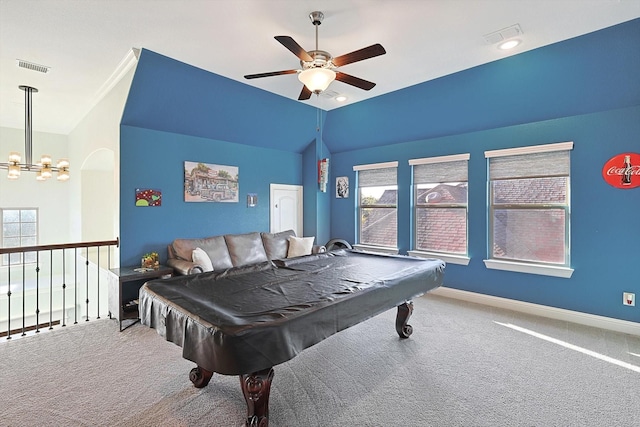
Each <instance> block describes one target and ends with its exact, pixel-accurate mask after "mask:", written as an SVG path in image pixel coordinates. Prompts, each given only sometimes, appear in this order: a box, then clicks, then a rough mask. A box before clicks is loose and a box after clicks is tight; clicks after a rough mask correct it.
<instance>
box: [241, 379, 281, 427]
mask: <svg viewBox="0 0 640 427" xmlns="http://www.w3.org/2000/svg"><path fill="white" fill-rule="evenodd" d="M271 380H273V368H268V369H264V370H262V371H259V372H254V373H253V374H243V375H240V386H241V387H242V393H244V399H245V400H246V401H247V422H246V426H247V427H267V426H268V425H269V393H270V392H271Z"/></svg>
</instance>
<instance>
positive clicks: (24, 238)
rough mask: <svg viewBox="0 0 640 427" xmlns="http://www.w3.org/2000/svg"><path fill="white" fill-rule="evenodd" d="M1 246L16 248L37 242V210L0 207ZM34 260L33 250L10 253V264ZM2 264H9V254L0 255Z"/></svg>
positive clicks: (33, 244)
mask: <svg viewBox="0 0 640 427" xmlns="http://www.w3.org/2000/svg"><path fill="white" fill-rule="evenodd" d="M0 213H1V216H0V219H1V220H2V247H3V248H17V247H21V246H35V245H37V244H38V210H37V209H35V208H31V209H0ZM22 262H24V263H32V262H36V253H35V252H25V253H24V254H23V253H14V254H11V265H14V264H20V263H22ZM2 265H9V254H3V255H2Z"/></svg>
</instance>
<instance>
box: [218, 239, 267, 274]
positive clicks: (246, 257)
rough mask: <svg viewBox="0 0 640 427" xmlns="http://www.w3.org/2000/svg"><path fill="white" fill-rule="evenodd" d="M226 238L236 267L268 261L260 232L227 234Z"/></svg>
mask: <svg viewBox="0 0 640 427" xmlns="http://www.w3.org/2000/svg"><path fill="white" fill-rule="evenodd" d="M224 239H225V241H226V242H227V249H228V250H229V255H230V256H231V262H232V264H233V266H234V267H241V266H243V265H248V264H257V263H259V262H264V261H268V258H267V253H266V252H265V251H264V246H263V245H262V238H261V237H260V233H258V232H254V233H247V234H227V235H225V236H224ZM214 269H215V266H214Z"/></svg>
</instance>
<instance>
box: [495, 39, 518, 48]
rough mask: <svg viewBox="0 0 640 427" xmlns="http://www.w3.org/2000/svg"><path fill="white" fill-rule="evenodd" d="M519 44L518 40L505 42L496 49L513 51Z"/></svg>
mask: <svg viewBox="0 0 640 427" xmlns="http://www.w3.org/2000/svg"><path fill="white" fill-rule="evenodd" d="M520 43H521V42H520V40H518V39H511V40H507V41H505V42H502V43H500V44H499V45H498V49H501V50H509V49H513V48H514V47H516V46H518V45H519V44H520Z"/></svg>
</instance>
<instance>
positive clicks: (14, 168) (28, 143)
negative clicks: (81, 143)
mask: <svg viewBox="0 0 640 427" xmlns="http://www.w3.org/2000/svg"><path fill="white" fill-rule="evenodd" d="M18 88H19V89H20V90H23V91H24V108H25V113H24V115H25V117H24V151H25V157H26V159H25V160H26V161H25V163H21V161H22V158H21V156H20V153H18V152H15V151H12V152H10V153H9V161H8V162H7V163H0V169H6V170H7V171H8V175H7V177H8V178H9V179H18V177H19V176H20V172H21V171H26V172H35V173H36V179H37V180H38V181H46V180H47V179H49V178H51V177H52V176H53V172H57V173H58V177H57V178H58V181H67V180H68V179H69V160H67V159H60V160H58V163H57V164H56V166H53V163H52V161H51V156H49V155H48V154H44V155H42V156H41V157H40V162H39V163H35V164H34V163H33V162H32V150H31V148H32V128H31V127H32V123H31V121H32V108H31V98H32V94H33V93H37V92H38V89H36V88H34V87H31V86H24V85H21V86H18Z"/></svg>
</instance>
